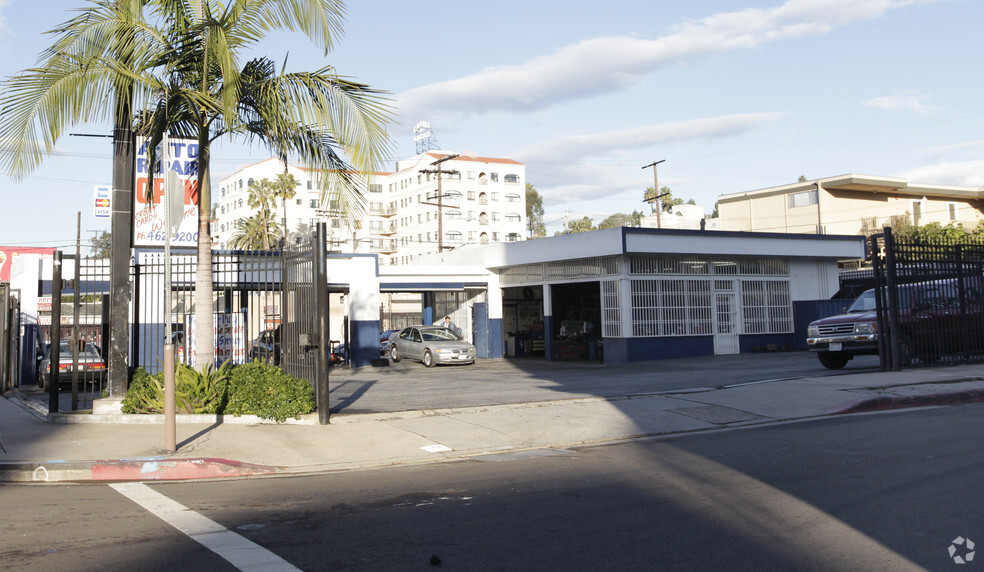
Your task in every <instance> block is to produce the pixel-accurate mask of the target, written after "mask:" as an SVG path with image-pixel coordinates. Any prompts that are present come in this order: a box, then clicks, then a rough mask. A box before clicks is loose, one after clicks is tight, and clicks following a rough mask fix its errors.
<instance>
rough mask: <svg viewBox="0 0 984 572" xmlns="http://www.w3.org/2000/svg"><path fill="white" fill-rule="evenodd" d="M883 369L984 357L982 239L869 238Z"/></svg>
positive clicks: (886, 236) (963, 361) (923, 365)
mask: <svg viewBox="0 0 984 572" xmlns="http://www.w3.org/2000/svg"><path fill="white" fill-rule="evenodd" d="M870 246H871V252H870V258H871V261H872V266H873V268H874V275H875V284H876V287H877V290H876V292H877V293H878V296H877V297H876V298H877V309H878V331H879V332H881V335H880V336H879V355H880V356H881V366H882V369H884V370H896V371H898V370H900V369H902V368H904V367H935V366H945V365H954V364H960V363H968V362H981V361H984V244H980V243H976V242H973V241H971V240H953V241H949V242H943V241H934V242H932V243H927V242H924V241H919V242H915V241H900V240H896V239H895V238H894V236H893V234H892V232H891V229H890V228H886V229H885V233H884V234H880V235H875V236H872V237H871V240H870Z"/></svg>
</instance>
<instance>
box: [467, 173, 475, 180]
mask: <svg viewBox="0 0 984 572" xmlns="http://www.w3.org/2000/svg"><path fill="white" fill-rule="evenodd" d="M474 178H475V171H468V179H469V180H473V179H474Z"/></svg>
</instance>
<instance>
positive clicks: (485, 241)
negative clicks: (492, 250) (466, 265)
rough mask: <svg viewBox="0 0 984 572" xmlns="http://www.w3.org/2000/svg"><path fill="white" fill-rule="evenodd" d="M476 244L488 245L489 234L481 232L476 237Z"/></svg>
mask: <svg viewBox="0 0 984 572" xmlns="http://www.w3.org/2000/svg"><path fill="white" fill-rule="evenodd" d="M478 243H479V244H488V243H489V234H488V233H487V232H483V233H482V234H480V235H479V236H478Z"/></svg>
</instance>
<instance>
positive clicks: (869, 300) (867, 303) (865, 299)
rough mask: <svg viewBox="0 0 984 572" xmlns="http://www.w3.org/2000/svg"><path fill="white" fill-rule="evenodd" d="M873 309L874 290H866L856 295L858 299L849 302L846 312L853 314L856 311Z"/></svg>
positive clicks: (872, 310)
mask: <svg viewBox="0 0 984 572" xmlns="http://www.w3.org/2000/svg"><path fill="white" fill-rule="evenodd" d="M874 311H875V291H874V290H868V291H867V292H865V293H864V294H861V295H860V296H858V299H857V300H855V301H854V303H853V304H851V307H850V308H848V309H847V313H848V314H853V313H856V312H874Z"/></svg>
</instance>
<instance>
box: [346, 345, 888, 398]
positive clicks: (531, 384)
mask: <svg viewBox="0 0 984 572" xmlns="http://www.w3.org/2000/svg"><path fill="white" fill-rule="evenodd" d="M877 368H878V356H860V357H858V358H855V359H854V360H853V361H851V362H850V363H849V364H848V365H847V367H845V368H844V369H843V370H828V369H826V368H824V367H823V366H822V365H820V362H819V361H818V360H817V358H816V356H815V355H814V354H811V353H810V352H806V351H796V352H778V353H759V354H740V355H731V356H701V357H699V358H677V359H661V360H652V361H646V362H636V363H628V364H617V365H605V364H603V363H601V362H599V361H561V362H548V361H545V360H543V359H542V358H520V359H515V358H508V359H491V360H490V359H480V360H478V361H477V362H476V363H475V364H472V365H458V366H439V367H435V368H426V367H424V366H423V365H421V364H420V363H416V362H409V361H402V362H400V363H390V365H389V366H387V367H364V368H358V369H351V368H347V367H335V368H332V369H331V370H330V372H329V387H330V395H331V404H332V412H334V413H368V412H387V411H410V410H419V409H443V408H449V407H470V406H482V405H503V404H511V403H529V402H538V401H553V400H559V399H573V398H582V397H615V396H624V395H645V394H653V393H668V392H681V391H688V390H695V389H708V388H719V387H725V386H729V385H737V384H742V383H754V382H761V381H769V380H776V379H793V378H802V377H824V376H830V375H838V374H849V373H863V372H866V371H876V370H877Z"/></svg>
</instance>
